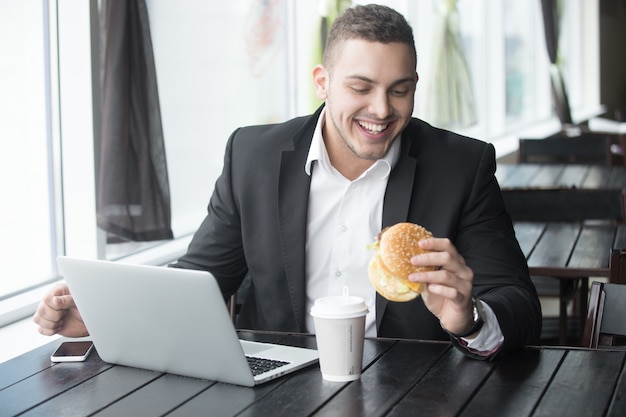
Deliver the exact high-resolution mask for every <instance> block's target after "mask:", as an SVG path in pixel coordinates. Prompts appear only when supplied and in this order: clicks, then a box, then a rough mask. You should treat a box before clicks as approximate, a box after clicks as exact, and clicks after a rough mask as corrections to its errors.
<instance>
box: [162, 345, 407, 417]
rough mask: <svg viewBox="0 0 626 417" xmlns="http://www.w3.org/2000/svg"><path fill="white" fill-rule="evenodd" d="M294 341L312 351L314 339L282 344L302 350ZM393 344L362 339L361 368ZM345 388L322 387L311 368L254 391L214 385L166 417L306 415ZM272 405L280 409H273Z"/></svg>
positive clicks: (317, 372) (314, 368)
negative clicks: (207, 413) (197, 416)
mask: <svg viewBox="0 0 626 417" xmlns="http://www.w3.org/2000/svg"><path fill="white" fill-rule="evenodd" d="M298 337H300V338H301V340H300V342H302V343H304V344H306V345H309V346H310V347H315V338H314V337H311V336H305V335H301V336H296V335H290V336H289V337H288V338H286V339H285V343H287V344H290V345H293V346H302V343H298V342H297V340H298ZM310 343H313V345H312V346H311V345H310ZM395 343H396V342H395V341H391V340H384V341H383V340H377V339H366V340H365V345H364V350H363V366H364V368H366V367H367V366H369V365H370V364H371V363H372V362H374V361H375V360H376V359H378V358H379V357H380V356H381V355H382V354H384V352H386V351H387V350H388V349H390V348H391V347H392V346H393V345H394V344H395ZM347 384H348V383H333V384H329V383H324V382H323V381H322V375H321V373H320V370H319V366H317V365H314V366H310V367H308V368H305V369H303V370H299V371H297V372H295V373H293V374H291V375H287V376H284V377H281V378H279V379H276V380H274V381H270V382H268V383H265V384H262V385H260V386H258V387H255V388H246V387H237V386H234V385H230V384H217V385H215V386H212V387H211V388H210V389H208V390H206V391H204V392H202V393H201V394H200V395H198V396H196V397H194V398H192V399H191V400H190V401H188V402H186V403H185V404H183V405H181V407H180V408H178V409H176V410H175V411H174V412H173V413H172V414H171V415H169V416H173V417H176V416H181V417H182V416H189V415H206V410H211V414H214V415H235V414H237V415H249V414H250V415H272V416H275V415H286V416H291V415H307V414H309V413H312V412H313V411H314V410H316V409H317V408H318V407H319V406H320V404H323V403H324V402H326V401H328V400H329V399H330V398H332V397H333V396H334V395H335V394H336V393H337V392H338V391H340V390H341V389H343V388H344V387H345V385H347ZM296 399H297V400H296ZM276 404H281V405H280V407H277V406H276ZM240 413H241V414H240Z"/></svg>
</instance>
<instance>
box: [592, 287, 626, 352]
mask: <svg viewBox="0 0 626 417" xmlns="http://www.w3.org/2000/svg"><path fill="white" fill-rule="evenodd" d="M624 300H626V285H622V284H610V283H609V284H604V283H601V282H597V281H595V282H593V284H591V295H590V297H589V308H588V310H587V321H586V324H585V331H584V333H583V341H582V345H583V346H584V347H589V348H593V349H598V348H601V347H611V346H619V345H622V346H623V343H624V340H625V339H624V338H626V319H625V318H626V303H625V302H624Z"/></svg>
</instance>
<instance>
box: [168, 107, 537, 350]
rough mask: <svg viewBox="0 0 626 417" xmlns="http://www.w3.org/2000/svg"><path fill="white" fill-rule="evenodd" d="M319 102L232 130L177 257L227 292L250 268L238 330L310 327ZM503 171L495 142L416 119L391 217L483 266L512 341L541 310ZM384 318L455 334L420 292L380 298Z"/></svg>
mask: <svg viewBox="0 0 626 417" xmlns="http://www.w3.org/2000/svg"><path fill="white" fill-rule="evenodd" d="M320 110H321V109H320ZM320 110H318V111H317V112H316V113H315V114H314V115H312V116H308V117H300V118H296V119H293V120H290V121H288V122H285V123H282V124H274V125H264V126H252V127H245V128H240V129H238V130H236V131H235V132H234V133H233V134H232V136H231V137H230V139H229V141H228V144H227V147H226V153H225V158H224V168H223V172H222V174H221V176H220V177H219V179H218V180H217V182H216V184H215V189H214V193H213V196H212V197H211V200H210V203H209V207H208V215H207V217H206V219H205V220H204V221H203V223H202V225H201V226H200V228H199V230H198V231H197V232H196V234H195V236H194V238H193V240H192V242H191V244H190V246H189V248H188V252H187V253H186V254H185V255H184V256H183V257H181V258H180V259H179V261H178V263H177V264H176V265H174V266H177V267H183V268H193V269H205V270H208V271H210V272H211V273H212V274H213V275H215V277H216V278H217V280H218V282H219V284H220V287H221V289H222V291H223V293H224V295H225V297H226V298H227V297H229V296H230V295H231V294H232V293H233V292H235V291H236V290H237V289H238V288H239V286H240V284H241V283H242V280H243V279H244V277H249V279H250V287H249V290H248V292H247V295H246V297H245V299H244V301H243V305H242V309H241V312H240V315H239V321H238V323H237V324H238V327H240V328H248V329H258V330H274V331H295V332H306V327H305V316H306V315H307V314H308V312H307V311H305V289H306V286H305V236H306V224H307V205H308V194H309V186H310V183H311V178H310V177H309V176H308V175H307V174H306V173H305V171H304V165H305V161H306V158H307V154H308V151H309V146H310V144H311V139H312V136H313V131H314V129H315V125H316V122H317V120H318V117H319V112H320ZM494 172H495V152H494V148H493V146H492V145H490V144H486V143H484V142H481V141H478V140H475V139H471V138H467V137H462V136H459V135H456V134H453V133H451V132H448V131H445V130H441V129H437V128H434V127H432V126H431V125H429V124H427V123H425V122H423V121H421V120H418V119H412V120H411V121H410V123H409V125H408V126H407V128H406V129H405V130H404V131H403V133H402V152H401V156H400V159H399V161H398V163H397V165H396V166H395V167H394V169H393V170H392V172H391V175H390V178H389V182H388V186H387V190H386V194H385V201H384V208H383V219H382V225H381V226H382V227H385V226H389V225H392V224H395V223H398V222H403V221H409V222H413V223H417V224H421V225H423V226H424V227H426V228H427V229H429V230H430V231H431V232H432V233H433V235H434V236H437V237H448V238H450V239H451V240H452V242H453V243H454V245H455V246H456V247H457V249H458V250H459V252H460V253H461V254H462V255H463V256H464V258H465V261H466V263H467V264H468V265H469V266H470V267H471V268H472V269H473V271H474V275H475V276H474V295H475V296H477V297H479V298H480V299H482V300H484V301H485V302H486V303H488V304H489V306H490V307H491V308H492V309H493V310H494V312H495V314H496V316H497V318H498V321H499V323H500V326H501V328H502V331H503V333H504V345H503V348H504V349H507V348H514V347H519V346H522V345H523V344H525V343H528V342H529V341H532V340H534V339H535V338H536V337H537V336H538V335H539V332H540V328H541V309H540V306H539V300H538V298H537V293H536V291H535V288H534V286H533V285H532V283H531V281H530V278H529V274H528V267H527V264H526V261H525V258H524V256H523V254H522V252H521V251H520V248H519V245H518V243H517V240H516V239H515V235H514V231H513V228H512V223H511V219H510V216H509V215H508V214H507V213H506V211H505V208H504V203H503V199H502V196H501V193H500V188H499V186H498V184H497V181H496V179H495V177H494ZM363 278H364V279H367V278H366V277H363ZM376 316H377V317H376V322H377V329H378V335H379V336H384V337H400V338H415V339H448V335H447V334H446V333H445V332H443V331H442V329H441V327H440V325H439V321H438V320H437V318H436V317H435V316H433V315H432V314H431V313H430V312H429V311H428V310H427V309H426V307H425V306H424V303H423V301H422V299H421V298H419V297H418V298H417V299H415V300H413V301H411V302H407V303H394V302H388V301H387V300H385V299H383V298H382V297H380V296H377V303H376Z"/></svg>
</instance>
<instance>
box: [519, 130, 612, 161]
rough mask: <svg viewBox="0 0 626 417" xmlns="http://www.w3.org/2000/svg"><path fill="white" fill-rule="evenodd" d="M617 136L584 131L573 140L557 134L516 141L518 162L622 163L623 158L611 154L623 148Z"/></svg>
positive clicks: (562, 134)
mask: <svg viewBox="0 0 626 417" xmlns="http://www.w3.org/2000/svg"><path fill="white" fill-rule="evenodd" d="M622 139H623V138H622V137H621V136H620V135H619V134H614V133H606V132H592V131H585V132H581V133H580V134H579V135H577V136H574V137H569V136H567V135H565V134H564V133H557V134H555V135H552V136H548V137H547V138H545V139H525V138H520V139H519V149H518V162H519V163H544V164H551V163H553V164H564V163H572V164H598V165H608V166H613V165H618V164H623V163H624V158H623V155H617V154H615V153H614V152H613V149H614V145H619V146H621V145H622Z"/></svg>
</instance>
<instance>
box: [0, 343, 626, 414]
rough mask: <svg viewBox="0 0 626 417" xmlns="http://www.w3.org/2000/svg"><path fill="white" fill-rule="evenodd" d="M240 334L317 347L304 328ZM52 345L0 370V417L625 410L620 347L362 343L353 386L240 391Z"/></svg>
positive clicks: (284, 381)
mask: <svg viewBox="0 0 626 417" xmlns="http://www.w3.org/2000/svg"><path fill="white" fill-rule="evenodd" d="M242 336H243V337H244V338H247V339H254V340H267V341H281V342H283V343H286V344H292V345H297V346H308V347H311V346H315V338H314V337H313V336H307V335H284V334H272V333H251V332H244V333H242ZM58 343H59V342H58V341H55V342H53V343H51V344H48V345H45V346H43V347H41V348H38V349H36V350H33V351H31V352H28V353H26V354H24V355H22V356H20V357H18V358H15V359H13V360H11V361H8V362H6V363H4V364H1V365H0V415H2V416H12V415H24V416H33V415H37V416H85V415H97V416H142V415H145V416H157V415H168V416H198V415H207V416H211V415H219V416H229V415H242V416H254V415H258V416H270V415H271V416H290V417H291V416H308V415H320V416H383V415H387V416H407V415H420V416H444V415H445V416H485V415H497V416H499V417H505V416H530V415H532V416H534V417H540V416H550V417H552V416H568V417H576V416H610V417H617V416H620V417H621V416H624V415H626V376H625V373H626V371H625V370H624V363H625V361H626V352H623V351H592V350H585V349H577V348H540V347H529V348H526V349H523V350H520V351H517V352H513V353H510V354H507V355H505V356H502V357H500V358H498V359H496V360H495V361H477V360H474V359H470V358H467V357H466V356H464V355H463V354H462V353H460V352H459V351H457V350H456V348H454V347H452V346H451V345H450V343H447V342H424V341H409V340H390V339H368V340H366V343H365V354H364V360H363V364H364V372H363V375H362V377H361V379H360V380H358V381H354V382H350V383H338V382H328V381H324V380H323V379H322V378H321V374H320V371H319V367H318V366H317V365H313V366H310V367H308V368H306V369H303V370H300V371H298V372H296V373H294V374H291V375H288V376H285V377H282V378H279V379H277V380H274V381H271V382H269V383H267V384H264V385H261V386H259V387H256V388H245V387H239V386H235V385H229V384H221V383H214V382H212V381H206V380H201V379H194V378H186V377H180V376H176V375H170V374H162V373H158V372H151V371H146V370H141V369H135V368H128V367H123V366H114V365H110V364H107V363H104V362H102V360H101V359H100V358H99V357H98V355H97V353H92V354H91V356H90V357H89V358H88V360H87V361H86V362H84V363H63V364H52V363H50V360H49V356H50V353H52V351H53V349H54V347H55V346H56V345H57V344H58Z"/></svg>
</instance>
